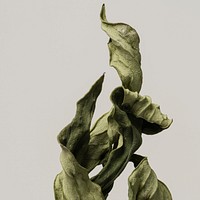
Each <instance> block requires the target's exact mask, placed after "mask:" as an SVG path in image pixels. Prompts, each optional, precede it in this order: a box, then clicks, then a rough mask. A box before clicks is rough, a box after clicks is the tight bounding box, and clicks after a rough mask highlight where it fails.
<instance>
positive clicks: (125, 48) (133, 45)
mask: <svg viewBox="0 0 200 200" xmlns="http://www.w3.org/2000/svg"><path fill="white" fill-rule="evenodd" d="M100 17H101V23H102V29H103V30H104V31H105V32H106V33H107V34H108V36H109V37H110V41H109V43H108V47H109V51H110V65H111V66H113V67H114V68H115V69H116V70H117V72H118V74H119V76H120V78H121V81H122V85H123V86H124V87H125V88H127V89H129V90H131V91H134V92H136V91H137V92H139V91H140V89H141V86H142V70H141V67H140V65H141V56H140V52H139V42H140V39H139V36H138V34H137V32H136V30H135V29H134V28H132V27H131V26H129V25H127V24H124V23H110V22H108V21H107V19H106V13H105V5H103V6H102V10H101V14H100Z"/></svg>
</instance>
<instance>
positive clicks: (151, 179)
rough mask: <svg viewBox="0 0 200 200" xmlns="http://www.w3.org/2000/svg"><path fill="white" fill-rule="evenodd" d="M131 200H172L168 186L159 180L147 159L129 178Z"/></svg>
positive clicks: (141, 162) (142, 161)
mask: <svg viewBox="0 0 200 200" xmlns="http://www.w3.org/2000/svg"><path fill="white" fill-rule="evenodd" d="M128 182H129V193H128V195H129V200H144V199H146V200H172V196H171V194H170V192H169V189H168V188H167V186H166V185H165V184H164V183H162V182H161V181H159V180H158V179H157V176H156V174H155V172H154V171H153V170H152V169H151V167H150V165H149V163H148V160H147V158H143V159H142V160H141V161H140V162H139V164H138V165H137V167H136V168H135V170H134V171H133V172H132V173H131V175H130V176H129V178H128Z"/></svg>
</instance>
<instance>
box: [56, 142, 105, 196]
mask: <svg viewBox="0 0 200 200" xmlns="http://www.w3.org/2000/svg"><path fill="white" fill-rule="evenodd" d="M61 146H62V145H61ZM60 160H61V164H62V167H63V171H62V172H61V173H60V174H58V175H57V176H56V179H55V182H54V192H55V199H56V200H77V199H80V200H104V199H105V198H104V196H103V194H102V192H101V187H100V186H99V185H97V184H96V183H93V182H92V181H91V180H90V179H89V176H88V171H87V170H86V169H85V168H83V167H82V166H81V165H80V164H79V163H78V162H77V160H76V159H75V157H74V155H73V154H72V153H71V152H70V151H69V150H68V149H67V148H66V147H64V146H62V153H61V157H60Z"/></svg>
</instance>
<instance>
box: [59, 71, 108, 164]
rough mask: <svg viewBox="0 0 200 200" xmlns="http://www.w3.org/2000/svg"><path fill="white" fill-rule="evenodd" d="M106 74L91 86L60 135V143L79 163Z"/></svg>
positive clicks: (87, 141)
mask: <svg viewBox="0 0 200 200" xmlns="http://www.w3.org/2000/svg"><path fill="white" fill-rule="evenodd" d="M103 80H104V75H103V76H101V77H100V78H99V79H98V80H97V81H96V82H95V83H94V85H93V86H92V87H91V89H90V91H89V92H88V93H87V94H86V95H85V96H84V97H83V98H82V99H80V100H79V101H78V102H77V110H76V115H75V117H74V119H73V120H72V122H71V123H70V124H69V125H67V126H66V127H65V128H64V129H63V130H62V131H61V132H60V133H59V135H58V141H59V143H60V144H62V145H64V146H66V147H67V148H68V149H69V150H70V151H71V152H72V153H73V154H74V156H75V157H76V159H77V160H78V161H79V163H81V162H83V160H84V153H86V151H87V148H88V143H89V140H90V125H91V120H92V117H93V114H94V109H95V104H96V100H97V97H98V96H99V94H100V92H101V90H102V84H103Z"/></svg>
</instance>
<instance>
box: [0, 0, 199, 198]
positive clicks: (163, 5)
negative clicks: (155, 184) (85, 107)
mask: <svg viewBox="0 0 200 200" xmlns="http://www.w3.org/2000/svg"><path fill="white" fill-rule="evenodd" d="M102 3H106V8H107V17H108V20H109V21H112V22H120V21H121V22H126V23H128V24H130V25H131V26H133V27H134V28H135V29H136V30H137V31H138V33H139V35H140V38H141V44H140V49H141V54H142V69H143V73H144V82H143V88H142V91H141V94H142V95H149V96H151V97H152V99H153V102H155V103H157V104H159V105H160V106H161V110H162V111H163V113H167V114H168V116H169V117H171V118H173V119H174V122H173V124H172V126H171V127H170V129H168V130H166V131H164V132H162V133H160V134H159V135H155V136H144V137H143V139H144V141H143V146H142V147H141V149H140V150H139V151H138V153H140V154H142V155H146V156H148V158H149V162H150V164H151V166H152V167H153V169H154V170H155V171H156V173H157V175H158V177H159V178H160V179H161V180H162V181H164V182H165V183H166V184H167V185H168V187H169V188H170V190H171V192H172V194H173V197H174V199H176V200H180V199H182V200H186V199H194V200H196V199H200V192H199V179H200V172H199V169H200V157H199V153H200V147H199V142H200V136H199V134H200V121H199V111H200V106H199V101H200V95H199V83H200V80H199V74H200V70H199V67H200V61H199V57H200V56H199V46H200V39H199V36H200V24H199V19H200V12H199V6H200V3H199V1H198V0H196V1H195V0H190V1H189V0H188V1H187V0H185V1H183V0H182V1H181V0H177V1H174V0H168V1H159V0H151V1H147V0H146V1H145V0H126V1H114V0H110V1H104V2H103V1H94V0H84V1H83V0H77V1H72V0H59V1H56V0H17V1H15V0H0V134H1V135H0V136H1V140H0V159H1V164H0V177H1V178H0V191H1V192H0V193H1V194H0V196H1V199H4V200H10V199H23V200H25V199H29V200H37V199H38V200H41V199H45V200H47V199H48V200H49V199H52V200H53V199H54V195H53V186H52V185H53V180H54V177H55V175H56V174H57V173H58V172H59V171H60V170H61V166H60V163H59V154H60V147H59V145H58V144H57V141H56V136H57V134H58V133H59V131H60V130H61V129H62V128H63V127H64V126H65V125H66V124H68V123H69V122H70V121H71V119H72V118H73V116H74V113H75V104H76V102H77V100H78V99H80V98H81V97H82V96H83V95H84V94H85V93H86V92H87V91H88V89H89V88H90V86H91V85H92V84H93V83H94V81H95V80H96V79H97V78H98V77H99V76H100V75H102V73H103V72H106V79H105V82H104V87H103V91H102V94H101V96H100V97H99V100H98V103H97V109H96V113H95V117H94V120H95V119H97V117H99V116H100V115H101V114H103V113H104V112H106V111H108V110H109V108H110V106H111V103H110V101H109V95H110V92H111V91H112V90H113V89H114V88H115V87H116V86H118V85H120V81H119V78H118V76H117V73H116V72H115V70H114V69H113V68H111V67H109V63H108V60H109V56H108V49H107V41H108V37H107V36H106V34H105V33H104V32H103V31H102V30H101V28H100V20H99V12H100V9H101V5H102ZM132 170H133V166H132V165H131V164H130V165H128V167H127V169H126V171H125V172H124V173H123V175H122V176H121V177H120V178H119V179H118V180H117V181H116V184H115V186H114V189H113V190H112V192H111V193H110V196H109V198H108V199H116V200H121V199H127V193H128V192H127V190H128V189H127V177H128V175H129V174H130V173H131V171H132Z"/></svg>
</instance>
